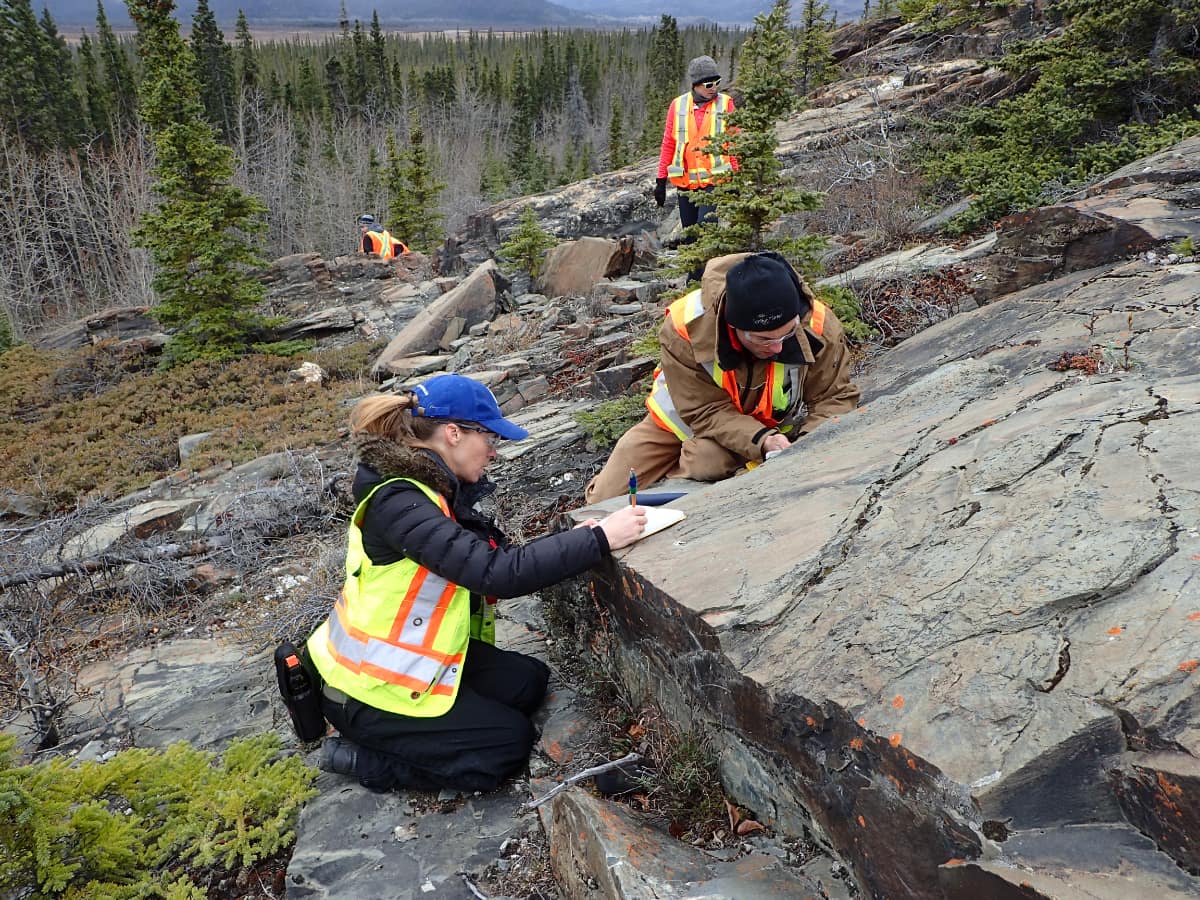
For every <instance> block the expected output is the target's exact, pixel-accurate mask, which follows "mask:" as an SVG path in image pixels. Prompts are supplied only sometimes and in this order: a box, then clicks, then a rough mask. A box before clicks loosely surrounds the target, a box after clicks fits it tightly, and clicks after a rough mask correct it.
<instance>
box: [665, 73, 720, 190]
mask: <svg viewBox="0 0 1200 900" xmlns="http://www.w3.org/2000/svg"><path fill="white" fill-rule="evenodd" d="M729 104H730V98H729V95H728V94H717V96H716V97H715V98H713V100H711V101H710V102H709V103H708V104H706V105H705V109H704V116H703V119H702V121H701V123H700V127H699V128H697V127H696V116H695V110H696V100H695V98H694V97H692V92H691V91H688V92H687V93H686V94H680V95H679V96H678V97H676V98H675V99H674V100H672V101H671V114H672V116H673V117H674V118H673V120H672V121H673V122H674V124H675V156H674V157H673V158H672V159H671V162H670V164H669V165H668V166H667V177H668V178H670V179H671V184H673V185H675V187H677V188H681V189H682V190H685V191H686V190H692V189H694V188H703V187H708V186H709V185H710V184H715V183H716V182H718V181H723V180H724V176H726V175H728V174H729V173H730V172H732V171H733V164H732V163H731V162H730V161H729V157H728V156H725V155H724V154H722V153H721V152H720V150H719V149H718V148H717V146H716V145H715V144H709V143H708V139H709V138H716V137H719V136H720V135H722V134H724V133H725V116H726V114H728V112H729Z"/></svg>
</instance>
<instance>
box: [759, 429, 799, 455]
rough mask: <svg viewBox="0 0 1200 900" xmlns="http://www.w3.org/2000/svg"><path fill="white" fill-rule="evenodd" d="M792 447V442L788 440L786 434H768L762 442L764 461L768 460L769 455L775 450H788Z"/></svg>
mask: <svg viewBox="0 0 1200 900" xmlns="http://www.w3.org/2000/svg"><path fill="white" fill-rule="evenodd" d="M791 446H792V442H791V441H789V440H788V439H787V435H785V434H768V435H767V436H766V437H765V438H763V441H762V449H763V459H766V457H767V454H768V453H771V452H773V451H775V450H786V449H788V448H789V447H791Z"/></svg>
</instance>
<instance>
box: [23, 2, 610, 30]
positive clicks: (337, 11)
mask: <svg viewBox="0 0 1200 900" xmlns="http://www.w3.org/2000/svg"><path fill="white" fill-rule="evenodd" d="M178 2H179V6H178V8H177V10H176V18H177V19H178V20H179V21H180V22H182V23H184V24H185V25H186V24H188V23H190V22H191V20H192V15H193V14H194V13H195V11H196V0H178ZM42 6H47V7H49V9H50V14H51V15H52V16H54V20H55V21H56V22H57V23H58V24H59V26H60V28H66V27H69V26H74V27H78V26H81V25H82V26H87V27H89V30H91V26H94V24H95V22H96V0H34V9H35V10H38V11H40V10H41V8H42ZM209 6H210V7H211V8H212V10H213V13H214V14H215V15H216V17H217V21H218V22H219V23H220V24H221V25H222V26H227V25H232V24H233V23H234V22H235V21H236V20H237V14H238V10H239V9H242V10H245V12H246V18H247V19H248V20H249V21H250V22H251V23H272V24H275V23H278V24H289V25H291V24H297V25H319V24H332V23H336V22H337V20H338V18H339V17H340V15H341V0H209ZM374 10H378V11H379V21H380V22H381V23H383V24H385V25H390V26H392V27H409V28H413V29H421V28H459V27H461V28H488V27H492V28H504V29H507V28H532V27H539V28H540V27H543V26H549V27H555V26H560V27H572V26H574V27H587V26H589V25H595V24H597V23H596V20H595V18H594V17H593V16H592V15H590V14H588V13H587V12H585V11H581V10H573V9H568V8H567V7H565V6H560V5H559V4H557V3H550V2H548V0H455V2H453V3H447V2H445V0H407V2H405V3H392V4H385V3H380V2H379V0H346V12H347V14H348V15H349V17H350V19H351V21H353V20H354V19H360V20H362V21H363V22H369V21H370V20H371V14H372V12H373V11H374ZM104 12H105V15H107V16H108V20H109V21H110V22H111V23H112V24H114V25H128V24H130V19H129V11H128V10H127V9H126V7H125V4H124V3H122V2H120V0H104ZM600 15H602V16H603V15H606V13H604V12H601V13H600Z"/></svg>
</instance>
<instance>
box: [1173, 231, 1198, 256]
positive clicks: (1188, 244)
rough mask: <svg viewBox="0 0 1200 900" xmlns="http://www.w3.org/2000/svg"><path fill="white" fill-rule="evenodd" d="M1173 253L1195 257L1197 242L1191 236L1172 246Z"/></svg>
mask: <svg viewBox="0 0 1200 900" xmlns="http://www.w3.org/2000/svg"><path fill="white" fill-rule="evenodd" d="M1171 252H1172V253H1178V254H1179V255H1180V256H1195V255H1196V242H1195V241H1194V240H1192V237H1191V235H1188V236H1187V237H1185V238H1183V239H1182V240H1178V241H1176V242H1175V243H1174V244H1172V245H1171Z"/></svg>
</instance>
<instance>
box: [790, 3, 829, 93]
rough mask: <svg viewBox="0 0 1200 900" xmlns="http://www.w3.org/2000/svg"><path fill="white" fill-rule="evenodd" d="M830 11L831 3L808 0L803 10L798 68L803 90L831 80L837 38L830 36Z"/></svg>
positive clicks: (801, 14) (797, 49) (797, 58)
mask: <svg viewBox="0 0 1200 900" xmlns="http://www.w3.org/2000/svg"><path fill="white" fill-rule="evenodd" d="M828 15H829V4H828V3H822V2H821V0H804V9H803V10H802V11H801V13H800V24H801V31H800V43H799V45H798V47H797V48H796V69H797V74H798V75H799V78H800V93H802V94H807V93H808V92H809V91H811V90H814V89H815V88H818V87H820V86H821V85H823V84H826V83H827V82H828V81H829V77H830V75H829V73H830V70H831V68H832V66H833V57H832V56H831V55H830V49H831V47H832V46H833V39H832V38H831V37H830V23H829V20H828V18H827V17H828Z"/></svg>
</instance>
